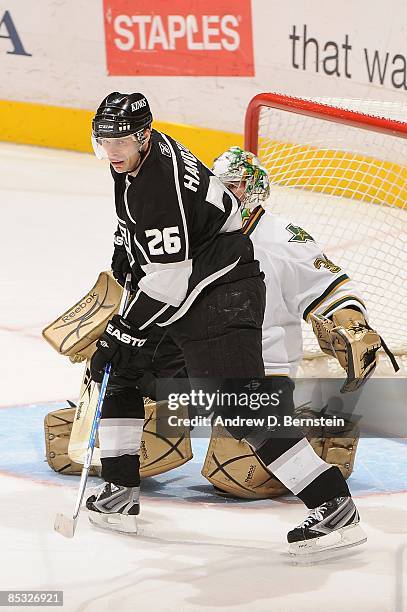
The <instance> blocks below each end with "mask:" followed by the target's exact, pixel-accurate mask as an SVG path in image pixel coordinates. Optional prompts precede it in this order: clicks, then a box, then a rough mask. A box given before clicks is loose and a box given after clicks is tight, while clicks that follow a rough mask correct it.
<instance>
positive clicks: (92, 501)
mask: <svg viewBox="0 0 407 612" xmlns="http://www.w3.org/2000/svg"><path fill="white" fill-rule="evenodd" d="M139 497H140V487H123V486H121V485H115V484H113V483H110V482H104V483H103V484H102V485H101V486H100V489H99V491H98V492H97V493H96V495H91V496H90V497H88V499H87V500H86V507H87V509H88V510H89V520H90V522H91V523H92V525H96V526H97V527H102V528H103V529H112V530H113V531H120V532H121V533H137V522H136V516H137V515H138V514H139V512H140V501H139Z"/></svg>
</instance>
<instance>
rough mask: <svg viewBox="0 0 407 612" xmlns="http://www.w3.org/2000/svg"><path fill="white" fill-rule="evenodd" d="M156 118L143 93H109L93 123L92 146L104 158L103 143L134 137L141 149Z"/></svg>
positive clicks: (97, 154) (98, 155)
mask: <svg viewBox="0 0 407 612" xmlns="http://www.w3.org/2000/svg"><path fill="white" fill-rule="evenodd" d="M152 121H153V116H152V114H151V110H150V105H149V103H148V101H147V98H146V97H145V96H144V95H143V94H141V93H131V94H123V93H119V92H117V91H115V92H113V93H110V94H109V95H108V96H106V98H105V99H104V100H103V101H102V103H101V104H100V106H99V108H98V109H97V111H96V115H95V116H94V118H93V120H92V144H93V148H94V150H95V153H96V156H97V157H99V158H101V157H105V155H104V154H103V150H102V147H101V141H102V140H103V139H105V138H126V137H128V136H132V137H133V139H134V140H135V141H137V142H138V143H139V145H140V147H141V146H142V145H143V144H144V142H145V129H146V128H149V127H151V123H152Z"/></svg>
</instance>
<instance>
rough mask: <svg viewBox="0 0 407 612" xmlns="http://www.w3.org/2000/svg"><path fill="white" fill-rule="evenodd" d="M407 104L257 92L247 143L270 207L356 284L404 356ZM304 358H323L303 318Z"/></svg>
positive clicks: (372, 314)
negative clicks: (264, 177) (262, 174)
mask: <svg viewBox="0 0 407 612" xmlns="http://www.w3.org/2000/svg"><path fill="white" fill-rule="evenodd" d="M406 117H407V105H403V104H401V103H400V104H398V103H379V102H372V101H371V102H366V101H360V100H344V99H330V100H322V99H321V100H304V99H299V98H292V97H288V96H284V95H280V94H273V93H266V94H259V95H258V96H256V97H255V98H253V100H252V101H251V103H250V105H249V107H248V110H247V113H246V123H245V148H246V149H247V150H250V151H253V152H254V153H257V154H258V156H259V158H260V161H261V163H262V164H263V165H264V166H266V168H267V169H268V172H269V176H270V183H271V195H270V199H269V200H268V202H267V204H266V208H269V209H270V210H272V211H273V212H274V213H276V214H281V215H283V216H284V217H286V218H288V219H289V220H290V221H291V222H292V223H294V224H295V225H299V226H301V227H303V228H304V229H305V230H306V231H307V232H309V233H310V234H311V236H313V237H314V239H315V240H316V241H317V242H318V243H319V244H320V245H321V246H322V248H323V250H324V252H325V253H326V255H327V256H328V257H329V258H330V259H332V260H333V261H334V263H335V264H338V265H340V266H341V267H342V268H343V270H344V272H346V273H347V274H348V275H349V276H350V277H351V278H352V279H353V280H354V281H355V282H356V283H357V285H358V287H359V289H360V290H361V292H362V294H363V297H364V301H365V303H366V306H367V308H368V311H369V315H370V324H371V325H372V327H374V328H376V329H377V330H378V331H379V333H380V334H381V335H382V336H383V337H384V339H385V340H386V342H387V344H388V345H389V347H390V348H391V350H392V351H394V352H395V353H396V354H398V355H404V356H405V355H406V354H407V326H406V312H407V274H406V270H407V204H406V201H407V123H406V122H405V121H406ZM303 334H304V352H305V357H308V358H312V357H317V356H321V352H320V350H319V347H318V344H317V342H316V339H315V337H314V335H313V333H312V329H311V326H309V325H304V327H303Z"/></svg>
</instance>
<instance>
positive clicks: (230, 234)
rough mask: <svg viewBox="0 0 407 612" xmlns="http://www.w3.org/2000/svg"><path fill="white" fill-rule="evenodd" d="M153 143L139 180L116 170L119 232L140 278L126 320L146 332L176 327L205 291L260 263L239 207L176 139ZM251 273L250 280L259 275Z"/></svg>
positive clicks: (156, 138)
mask: <svg viewBox="0 0 407 612" xmlns="http://www.w3.org/2000/svg"><path fill="white" fill-rule="evenodd" d="M151 140H152V142H151V149H150V152H149V154H148V156H147V157H146V159H145V160H144V162H143V164H142V166H141V168H140V171H139V173H138V174H137V175H136V176H135V177H132V176H130V175H128V174H120V173H117V172H116V171H115V170H114V169H113V168H111V171H112V175H113V178H114V181H115V201H116V212H117V217H118V224H119V229H120V232H121V234H122V236H123V239H124V243H125V245H126V249H127V253H128V256H129V261H130V265H131V267H132V269H133V272H134V275H135V276H136V277H137V278H139V282H138V290H137V292H136V295H135V297H134V298H133V300H132V302H131V303H130V305H129V307H128V308H127V310H126V312H125V317H126V318H128V319H129V320H130V321H131V322H132V323H133V324H135V325H137V326H138V327H139V328H140V329H145V328H146V327H148V326H149V325H152V324H158V325H161V326H165V325H169V324H170V323H172V322H174V321H176V320H177V319H179V318H180V317H182V316H183V315H184V314H185V312H187V310H188V308H189V307H190V306H191V304H192V303H193V302H194V300H195V299H196V297H197V296H198V295H199V294H200V292H201V291H202V290H203V289H204V288H205V287H207V286H208V285H209V284H212V283H214V282H218V279H220V278H221V277H223V276H224V275H226V274H229V273H230V272H231V271H232V270H233V269H234V268H236V267H237V266H238V265H239V266H240V264H248V263H249V262H253V247H252V244H251V241H250V239H249V238H248V237H246V236H244V235H243V234H242V233H241V231H240V230H241V214H240V202H239V200H238V199H236V198H235V197H234V196H233V194H232V193H231V192H230V191H228V190H227V189H226V188H225V187H224V185H223V184H222V183H221V181H220V180H219V179H218V178H217V177H216V176H214V175H213V174H212V172H211V171H210V170H209V169H208V168H207V167H206V166H204V164H202V163H201V162H200V161H199V160H198V159H197V158H196V157H195V156H194V155H192V153H191V152H190V151H189V150H188V149H186V148H185V147H184V146H183V145H181V144H180V143H178V142H177V141H175V140H174V139H173V138H171V137H170V136H167V135H166V134H162V133H160V132H157V131H155V130H153V131H152V136H151ZM244 267H245V268H246V270H248V272H247V274H246V275H247V276H251V275H253V272H254V270H256V269H258V268H256V266H255V265H254V264H253V265H249V266H247V265H246V266H244ZM140 269H141V271H142V272H141V274H142V277H141V278H140ZM240 269H242V268H240ZM242 276H244V275H242Z"/></svg>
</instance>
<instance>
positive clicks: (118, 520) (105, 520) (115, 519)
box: [89, 510, 138, 535]
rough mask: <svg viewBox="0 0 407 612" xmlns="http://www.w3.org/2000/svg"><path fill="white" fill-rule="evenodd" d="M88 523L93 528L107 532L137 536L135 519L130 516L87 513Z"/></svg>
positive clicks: (91, 511)
mask: <svg viewBox="0 0 407 612" xmlns="http://www.w3.org/2000/svg"><path fill="white" fill-rule="evenodd" d="M89 522H90V523H91V524H92V525H93V526H94V527H99V528H100V529H106V530H108V531H117V532H119V533H124V534H127V535H137V533H138V526H137V517H136V516H133V515H130V514H127V515H126V514H119V513H117V512H116V513H112V514H102V513H101V512H94V511H93V510H90V511H89Z"/></svg>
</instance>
